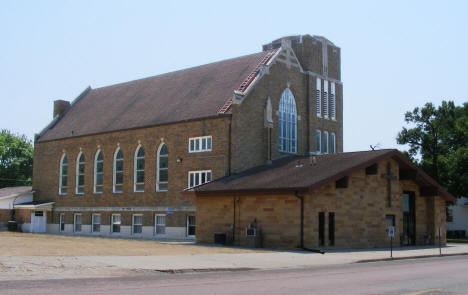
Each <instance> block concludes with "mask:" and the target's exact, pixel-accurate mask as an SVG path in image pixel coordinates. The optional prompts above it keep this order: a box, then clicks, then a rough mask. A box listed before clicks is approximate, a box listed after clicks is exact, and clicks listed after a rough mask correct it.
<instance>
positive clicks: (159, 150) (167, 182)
mask: <svg viewBox="0 0 468 295" xmlns="http://www.w3.org/2000/svg"><path fill="white" fill-rule="evenodd" d="M189 142H190V141H189ZM165 145H166V144H165V143H164V142H163V143H161V144H160V145H159V148H158V152H157V154H156V157H157V159H156V191H157V192H167V191H168V190H169V149H168V148H167V145H166V148H167V150H168V153H167V162H168V164H167V172H168V174H167V175H168V180H167V181H166V182H160V181H159V170H160V167H159V158H160V152H161V149H162V147H163V146H165ZM164 157H166V156H164ZM160 183H165V184H166V185H167V186H168V188H167V189H163V190H161V189H159V184H160Z"/></svg>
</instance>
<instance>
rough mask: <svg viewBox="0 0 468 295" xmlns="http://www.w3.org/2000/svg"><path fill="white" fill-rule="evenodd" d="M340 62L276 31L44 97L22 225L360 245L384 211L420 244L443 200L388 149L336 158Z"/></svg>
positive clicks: (304, 39)
mask: <svg viewBox="0 0 468 295" xmlns="http://www.w3.org/2000/svg"><path fill="white" fill-rule="evenodd" d="M340 56H341V54H340V48H339V47H337V46H336V45H334V44H333V43H332V42H331V41H329V40H327V39H326V38H324V37H321V36H311V35H297V36H288V37H284V38H280V39H277V40H274V41H272V42H271V43H268V44H266V45H264V46H263V48H262V51H260V52H258V53H254V54H250V55H246V56H242V57H237V58H232V59H228V60H224V61H220V62H214V63H211V64H207V65H203V66H197V67H193V68H189V69H185V70H180V71H175V72H171V73H167V74H162V75H158V76H154V77H149V78H144V79H140V80H135V81H131V82H126V83H121V84H117V85H112V86H107V87H102V88H96V89H93V88H91V87H88V88H87V89H85V90H84V91H83V92H82V93H81V94H80V95H79V96H78V97H77V98H76V99H74V100H73V101H71V102H69V101H65V100H57V101H55V102H54V111H53V120H52V121H51V123H50V124H49V125H48V126H46V127H45V128H44V129H43V130H42V131H41V132H40V133H39V134H38V135H37V136H36V138H35V145H34V168H33V186H32V191H33V192H34V200H33V201H32V202H30V204H26V205H23V207H22V208H20V207H15V208H17V210H23V213H22V214H17V215H18V216H22V223H23V229H26V230H27V229H29V230H30V231H36V232H49V233H63V234H73V235H98V236H115V237H134V238H154V239H189V240H190V239H196V241H198V242H204V243H213V242H215V236H216V237H217V238H216V239H217V240H216V241H219V239H221V240H222V239H224V242H228V241H231V242H233V243H236V244H245V243H247V242H248V241H249V239H250V240H252V239H253V240H255V239H256V240H259V238H251V237H250V236H252V235H253V232H255V231H257V230H258V232H259V233H260V232H262V237H263V238H262V243H263V245H264V246H267V247H270V246H271V247H297V246H304V247H305V246H307V247H313V246H317V245H325V244H326V245H332V244H335V243H336V246H337V247H348V246H349V247H355V246H356V247H357V246H359V247H361V246H378V245H380V242H381V240H382V237H381V235H382V233H381V232H380V231H381V227H383V229H382V230H383V231H385V226H384V225H385V222H387V223H389V222H390V219H391V217H388V216H393V219H392V220H393V221H391V223H392V224H393V223H394V224H395V226H396V228H403V227H405V226H406V227H408V230H407V231H412V234H407V237H405V239H406V240H405V241H407V242H408V243H420V242H421V234H422V232H423V231H431V232H430V234H433V232H432V231H433V230H434V229H435V228H436V227H438V226H444V225H445V221H442V219H443V218H442V214H445V213H444V212H445V211H444V210H442V209H443V208H442V207H441V206H443V204H442V203H443V201H442V199H444V200H451V196H450V195H449V194H447V193H446V192H445V191H444V190H443V189H442V188H440V187H439V186H438V185H437V184H435V183H433V181H432V180H430V178H428V176H426V175H424V174H421V171H419V170H418V169H417V168H416V167H414V166H411V163H408V162H407V161H406V160H405V159H404V158H403V157H402V156H401V155H400V154H399V153H398V152H396V151H375V152H363V153H343V85H342V82H341V58H340ZM341 161H345V162H346V165H345V164H343V163H342V162H341ZM310 163H312V164H310ZM366 165H367V166H366ZM363 169H364V170H363ZM387 169H388V170H387ZM368 170H369V171H371V173H369V174H368V173H367V172H368ZM363 171H365V172H363ZM414 171H417V172H414ZM384 174H385V175H386V178H385V177H383V176H382V175H384ZM407 174H409V176H408V175H407ZM402 175H404V177H403V178H402ZM413 175H415V176H414V177H415V178H411V177H412V176H413ZM421 175H423V176H421ZM381 176H382V177H381ZM410 176H411V177H410ZM406 178H408V180H407V179H406ZM325 179H326V180H325ZM403 180H404V181H405V183H404V184H403ZM338 195H339V196H338ZM385 200H387V201H385ZM386 202H387V203H386ZM384 203H385V204H386V205H385V206H384V205H383V204H384ZM299 204H301V205H299ZM404 204H406V205H404ZM408 204H409V205H408ZM407 205H408V206H409V207H408V206H407ZM402 206H403V207H402ZM384 207H385V208H389V209H388V210H381V209H382V208H384ZM408 208H409V209H408ZM407 209H408V210H409V211H408V212H409V214H410V215H408V216H413V217H414V216H415V218H413V217H407V218H406V219H405V217H404V216H406V215H404V212H406V211H405V210H407ZM24 210H29V211H28V213H27V214H24ZM411 210H413V211H411ZM418 210H419V211H418ZM441 210H442V211H443V212H442V211H441ZM377 212H378V213H377ZM418 212H420V213H418ZM368 213H369V214H371V215H372V218H371V220H368V219H366V218H364V219H363V216H366V214H368ZM298 214H299V216H302V217H300V218H297V217H298ZM421 214H422V215H421ZM420 216H424V218H423V217H420ZM360 218H361V219H362V220H363V221H362V222H361V223H359V222H357V220H356V219H360ZM436 219H437V220H436ZM439 219H440V220H439ZM405 220H406V221H405ZM298 222H299V225H298V224H296V223H298ZM38 223H40V224H38ZM349 224H356V225H357V224H359V227H350V226H349ZM413 224H416V227H415V228H413V227H412V226H413ZM419 224H424V226H419ZM253 229H255V230H253ZM400 232H401V230H400ZM408 233H409V232H408ZM216 234H217V235H216ZM254 236H257V237H258V236H260V235H254ZM432 236H433V235H432ZM327 239H328V240H327ZM350 239H352V240H350ZM402 239H403V236H402ZM257 242H258V241H257Z"/></svg>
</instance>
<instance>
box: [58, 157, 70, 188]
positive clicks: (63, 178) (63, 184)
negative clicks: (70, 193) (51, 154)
mask: <svg viewBox="0 0 468 295" xmlns="http://www.w3.org/2000/svg"><path fill="white" fill-rule="evenodd" d="M67 185H68V161H67V155H66V154H63V156H62V159H60V179H59V194H61V195H66V194H67Z"/></svg>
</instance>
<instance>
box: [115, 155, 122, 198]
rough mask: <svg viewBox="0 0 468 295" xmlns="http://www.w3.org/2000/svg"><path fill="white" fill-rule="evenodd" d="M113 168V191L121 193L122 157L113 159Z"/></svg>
mask: <svg viewBox="0 0 468 295" xmlns="http://www.w3.org/2000/svg"><path fill="white" fill-rule="evenodd" d="M119 152H120V151H119ZM114 169H115V174H114V193H121V192H122V191H123V157H121V158H116V159H115V166H114Z"/></svg>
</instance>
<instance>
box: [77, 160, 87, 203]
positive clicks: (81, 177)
mask: <svg viewBox="0 0 468 295" xmlns="http://www.w3.org/2000/svg"><path fill="white" fill-rule="evenodd" d="M84 181H85V162H84V156H83V154H81V156H80V157H79V158H78V163H77V169H76V194H78V195H82V194H84Z"/></svg>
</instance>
